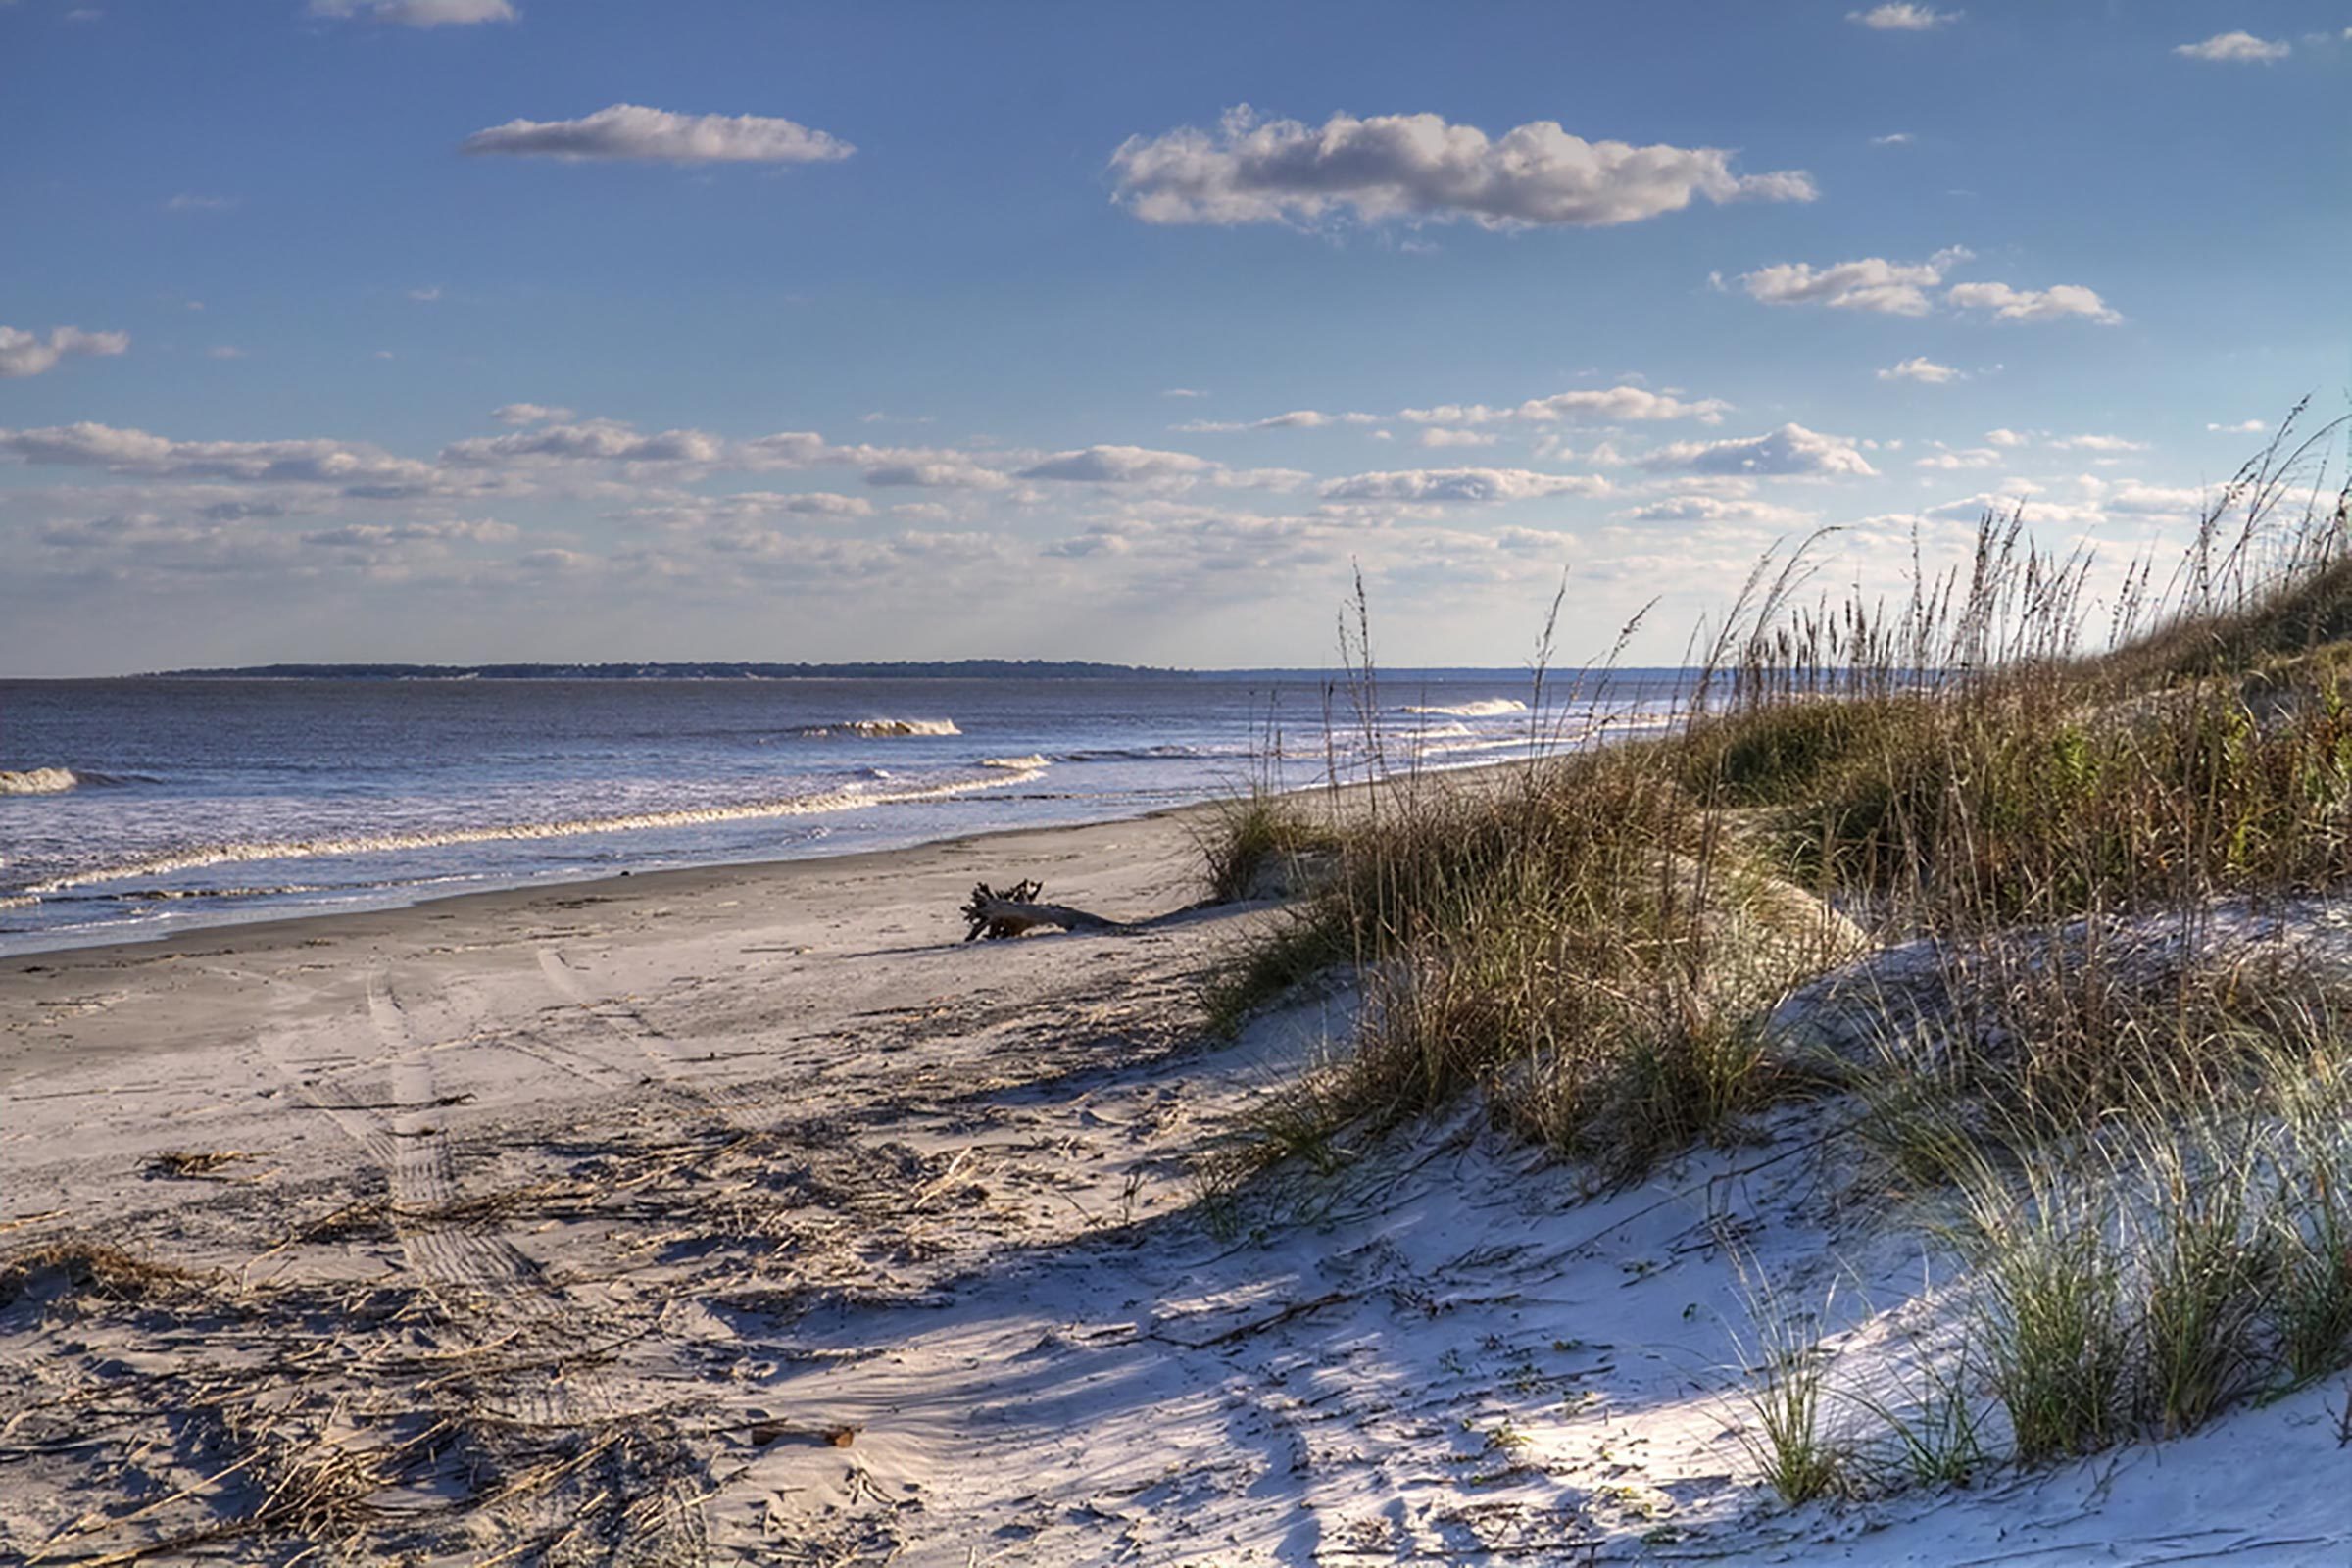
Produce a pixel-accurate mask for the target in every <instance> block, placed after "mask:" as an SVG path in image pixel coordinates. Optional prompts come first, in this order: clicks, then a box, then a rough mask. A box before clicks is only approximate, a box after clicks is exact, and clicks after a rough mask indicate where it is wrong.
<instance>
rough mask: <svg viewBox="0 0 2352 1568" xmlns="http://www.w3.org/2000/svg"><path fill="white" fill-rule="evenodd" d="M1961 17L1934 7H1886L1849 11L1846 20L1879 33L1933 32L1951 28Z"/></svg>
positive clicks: (1953, 12) (1955, 12) (1958, 14)
mask: <svg viewBox="0 0 2352 1568" xmlns="http://www.w3.org/2000/svg"><path fill="white" fill-rule="evenodd" d="M1960 16H1961V14H1960V13H1959V12H1957V11H1938V10H1936V8H1935V7H1934V6H1922V5H1884V6H1872V7H1871V8H1870V9H1869V10H1868V11H1848V12H1847V13H1846V14H1845V20H1846V21H1848V22H1850V23H1853V24H1854V25H1856V26H1862V27H1869V28H1871V29H1872V30H1874V31H1877V32H1933V31H1935V30H1936V28H1937V27H1948V26H1950V25H1952V24H1953V23H1955V22H1958V21H1959V20H1960Z"/></svg>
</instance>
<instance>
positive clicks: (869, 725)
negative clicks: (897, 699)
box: [793, 718, 963, 740]
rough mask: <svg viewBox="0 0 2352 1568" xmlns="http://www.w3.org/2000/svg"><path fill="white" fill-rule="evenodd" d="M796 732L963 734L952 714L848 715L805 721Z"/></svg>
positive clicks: (875, 736)
mask: <svg viewBox="0 0 2352 1568" xmlns="http://www.w3.org/2000/svg"><path fill="white" fill-rule="evenodd" d="M793 733H794V734H795V735H802V736H806V737H807V738H809V740H822V739H824V738H825V737H826V736H828V735H860V736H863V737H865V738H866V739H868V740H887V739H895V738H897V737H900V736H906V735H960V734H962V733H963V731H962V730H960V729H957V728H956V721H955V720H954V719H952V718H845V719H843V720H842V721H841V722H840V723H838V724H804V725H803V726H801V728H799V729H797V730H794V731H793Z"/></svg>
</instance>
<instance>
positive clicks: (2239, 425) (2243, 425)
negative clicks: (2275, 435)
mask: <svg viewBox="0 0 2352 1568" xmlns="http://www.w3.org/2000/svg"><path fill="white" fill-rule="evenodd" d="M2205 428H2206V429H2208V430H2213V431H2216V432H2220V433H2223V434H2228V435H2260V434H2262V432H2263V431H2265V430H2268V429H2269V428H2270V426H2269V425H2267V424H2265V423H2264V422H2263V421H2262V420H2260V419H2240V420H2238V421H2237V422H2236V423H2235V424H2208V425H2206V426H2205Z"/></svg>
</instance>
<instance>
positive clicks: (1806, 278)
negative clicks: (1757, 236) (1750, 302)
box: [1740, 246, 1970, 316]
mask: <svg viewBox="0 0 2352 1568" xmlns="http://www.w3.org/2000/svg"><path fill="white" fill-rule="evenodd" d="M1969 259H1970V253H1969V252H1968V251H1967V250H1965V249H1963V248H1961V247H1959V246H1954V247H1952V248H1951V249H1949V250H1944V251H1938V252H1936V255H1934V256H1933V257H1931V258H1929V259H1928V260H1927V261H1924V262H1890V261H1887V260H1886V259H1885V258H1884V257H1879V256H1865V257H1862V258H1860V259H1859V260H1856V261H1851V262H1834V263H1832V264H1831V265H1829V266H1828V267H1822V268H1815V267H1813V266H1812V265H1810V264H1809V263H1805V262H1782V263H1779V264H1778V265H1776V266H1772V267H1766V268H1761V269H1759V270H1756V271H1753V272H1743V273H1741V274H1740V284H1741V285H1742V286H1743V287H1745V288H1746V290H1747V293H1748V297H1749V298H1750V299H1755V300H1761V301H1763V302H1764V303H1765V304H1766V305H1826V306H1828V307H1829V308H1830V309H1832V310H1836V311H1876V312H1878V313H1880V314H1882V315H1887V316H1925V315H1927V314H1928V312H1929V310H1930V309H1931V305H1930V302H1929V299H1928V293H1927V291H1928V290H1929V289H1931V288H1934V287H1936V285H1937V284H1939V283H1941V282H1942V281H1943V274H1944V273H1945V272H1946V271H1947V270H1950V268H1951V267H1952V266H1953V265H1954V264H1955V263H1959V262H1964V261H1967V260H1969Z"/></svg>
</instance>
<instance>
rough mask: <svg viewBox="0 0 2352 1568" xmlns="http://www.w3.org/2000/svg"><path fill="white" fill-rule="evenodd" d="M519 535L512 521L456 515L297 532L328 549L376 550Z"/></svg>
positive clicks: (482, 541) (306, 540)
mask: <svg viewBox="0 0 2352 1568" xmlns="http://www.w3.org/2000/svg"><path fill="white" fill-rule="evenodd" d="M520 536H521V530H520V529H518V528H516V527H515V525H514V524H513V523H507V522H497V521H493V520H490V519H487V518H484V519H480V520H466V519H458V520H453V521H449V522H351V523H345V524H344V525H343V526H342V527H339V528H316V529H313V530H311V531H310V532H308V533H305V534H303V535H301V539H302V542H303V543H304V544H306V545H313V546H318V547H320V548H324V549H332V550H360V551H369V552H372V551H377V550H380V549H381V548H382V547H384V546H386V545H402V544H430V545H445V544H448V543H451V542H452V541H459V542H470V543H479V544H504V543H506V542H507V541H509V540H512V539H516V538H519V537H520Z"/></svg>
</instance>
